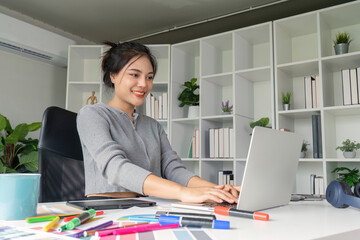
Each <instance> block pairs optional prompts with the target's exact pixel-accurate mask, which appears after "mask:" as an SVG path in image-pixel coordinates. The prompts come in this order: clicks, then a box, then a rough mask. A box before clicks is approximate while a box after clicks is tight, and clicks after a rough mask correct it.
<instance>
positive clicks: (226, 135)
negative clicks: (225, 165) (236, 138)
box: [223, 128, 230, 158]
mask: <svg viewBox="0 0 360 240" xmlns="http://www.w3.org/2000/svg"><path fill="white" fill-rule="evenodd" d="M223 129H224V130H223V134H224V135H223V138H224V158H229V157H230V143H229V140H230V139H229V137H230V129H229V128H223Z"/></svg>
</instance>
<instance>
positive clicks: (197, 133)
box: [195, 129, 200, 158]
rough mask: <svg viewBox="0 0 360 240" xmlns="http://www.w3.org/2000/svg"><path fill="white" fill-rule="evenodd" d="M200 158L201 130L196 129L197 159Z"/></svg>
mask: <svg viewBox="0 0 360 240" xmlns="http://www.w3.org/2000/svg"><path fill="white" fill-rule="evenodd" d="M199 157H200V130H199V129H195V158H199Z"/></svg>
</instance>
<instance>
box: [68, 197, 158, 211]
mask: <svg viewBox="0 0 360 240" xmlns="http://www.w3.org/2000/svg"><path fill="white" fill-rule="evenodd" d="M66 205H69V206H72V207H76V208H80V209H82V210H89V209H95V210H106V209H125V208H131V207H151V206H155V205H156V202H153V201H145V200H140V199H130V198H126V199H121V198H120V199H96V200H78V201H67V202H66Z"/></svg>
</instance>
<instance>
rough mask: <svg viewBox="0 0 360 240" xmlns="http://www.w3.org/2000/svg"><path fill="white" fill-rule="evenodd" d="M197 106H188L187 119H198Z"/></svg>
mask: <svg viewBox="0 0 360 240" xmlns="http://www.w3.org/2000/svg"><path fill="white" fill-rule="evenodd" d="M199 109H200V107H199V106H189V111H188V118H197V117H199Z"/></svg>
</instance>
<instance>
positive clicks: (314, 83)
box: [304, 75, 320, 108]
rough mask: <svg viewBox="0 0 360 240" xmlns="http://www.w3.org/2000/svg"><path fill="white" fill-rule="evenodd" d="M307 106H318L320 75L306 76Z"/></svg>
mask: <svg viewBox="0 0 360 240" xmlns="http://www.w3.org/2000/svg"><path fill="white" fill-rule="evenodd" d="M304 89H305V108H317V107H318V106H319V104H318V92H319V91H320V85H319V76H317V75H314V76H306V77H304Z"/></svg>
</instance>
